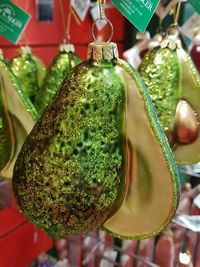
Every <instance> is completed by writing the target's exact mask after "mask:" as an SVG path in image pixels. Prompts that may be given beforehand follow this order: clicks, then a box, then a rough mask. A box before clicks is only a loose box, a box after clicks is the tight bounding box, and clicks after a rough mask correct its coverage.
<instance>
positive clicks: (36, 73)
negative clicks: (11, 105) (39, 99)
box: [10, 46, 46, 103]
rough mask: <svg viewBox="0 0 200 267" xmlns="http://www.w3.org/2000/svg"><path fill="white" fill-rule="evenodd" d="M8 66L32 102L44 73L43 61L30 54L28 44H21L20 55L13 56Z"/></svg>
mask: <svg viewBox="0 0 200 267" xmlns="http://www.w3.org/2000/svg"><path fill="white" fill-rule="evenodd" d="M10 66H11V69H12V71H13V72H14V74H15V75H16V76H17V78H18V79H19V81H20V83H21V86H22V89H23V90H24V92H25V93H26V94H27V96H28V97H29V98H30V99H31V101H32V103H34V102H35V96H36V94H37V93H38V91H39V87H40V86H41V84H42V82H43V79H44V76H45V74H46V68H45V66H44V63H43V62H42V61H41V59H39V58H38V57H36V56H35V55H33V54H32V52H31V48H30V47H29V46H22V47H21V55H20V56H17V57H15V58H13V59H12V60H11V62H10Z"/></svg>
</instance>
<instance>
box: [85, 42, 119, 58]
mask: <svg viewBox="0 0 200 267" xmlns="http://www.w3.org/2000/svg"><path fill="white" fill-rule="evenodd" d="M118 57H119V55H118V49H117V44H116V43H113V42H107V43H90V44H89V45H88V59H91V60H94V61H97V62H99V61H101V60H106V61H109V62H110V61H111V60H112V59H114V58H118Z"/></svg>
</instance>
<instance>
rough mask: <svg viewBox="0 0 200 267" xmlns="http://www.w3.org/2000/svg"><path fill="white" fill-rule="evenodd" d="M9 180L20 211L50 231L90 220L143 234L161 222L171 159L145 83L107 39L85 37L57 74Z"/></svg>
mask: <svg viewBox="0 0 200 267" xmlns="http://www.w3.org/2000/svg"><path fill="white" fill-rule="evenodd" d="M13 188H14V192H15V196H16V200H17V203H18V205H19V207H20V209H21V211H22V212H23V213H24V215H25V216H26V217H27V218H28V219H29V220H30V221H32V222H33V223H34V224H35V225H36V226H37V227H39V228H41V229H43V230H45V231H46V232H47V233H48V234H49V235H50V236H53V237H57V238H61V237H65V236H70V235H80V234H83V233H86V232H89V231H91V230H94V229H96V228H98V227H103V228H104V229H106V231H109V232H110V233H112V234H113V235H117V236H120V237H122V238H136V239H138V238H146V237H148V236H151V235H155V234H157V233H158V232H159V231H161V230H163V229H164V228H165V227H166V225H167V224H168V223H169V222H170V220H171V219H172V217H173V215H174V213H175V210H176V206H177V203H178V192H179V179H178V172H177V167H176V164H175V162H174V160H173V156H172V153H171V150H170V148H169V146H168V142H167V140H166V137H165V135H164V134H163V132H162V130H161V128H160V126H159V124H158V122H157V119H156V116H155V113H154V110H153V106H152V103H151V100H150V98H149V95H148V93H147V90H146V88H145V86H144V84H143V82H142V80H141V78H140V76H139V74H138V73H137V71H136V70H134V69H132V68H131V67H130V66H129V65H128V63H126V62H124V61H123V60H120V59H118V53H117V48H116V44H114V43H103V44H95V43H92V44H90V45H89V50H88V60H87V61H85V62H83V63H81V64H79V65H78V66H76V67H75V68H74V69H73V70H72V71H71V72H70V74H69V75H68V77H66V78H65V80H64V82H63V83H62V85H61V87H60V89H59V90H58V92H57V93H56V95H55V97H54V98H53V100H52V102H51V103H50V105H49V106H48V107H47V109H45V111H44V113H43V115H42V117H41V118H40V120H39V121H38V123H37V124H36V126H35V127H34V129H33V131H32V132H31V133H30V135H29V136H28V138H27V139H26V141H25V143H24V146H23V148H22V150H21V152H20V154H19V156H18V160H17V162H16V165H15V170H14V177H13ZM116 218H117V220H115V219H116ZM148 218H151V220H149V219H148Z"/></svg>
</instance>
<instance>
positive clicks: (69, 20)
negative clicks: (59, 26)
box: [66, 1, 72, 41]
mask: <svg viewBox="0 0 200 267" xmlns="http://www.w3.org/2000/svg"><path fill="white" fill-rule="evenodd" d="M71 20H72V7H71V1H69V15H68V18H67V25H66V36H67V40H68V41H69V40H70V39H71V37H70V28H71Z"/></svg>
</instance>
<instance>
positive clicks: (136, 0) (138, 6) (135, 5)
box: [112, 0, 159, 32]
mask: <svg viewBox="0 0 200 267" xmlns="http://www.w3.org/2000/svg"><path fill="white" fill-rule="evenodd" d="M112 2H113V4H114V5H115V6H116V7H117V8H118V9H119V11H120V12H121V13H122V14H123V15H124V16H125V17H126V18H127V19H128V20H129V21H130V22H131V23H132V24H133V25H134V26H135V27H136V28H137V29H138V30H139V31H141V32H144V31H145V30H146V28H147V26H148V24H149V21H150V20H151V18H152V16H153V14H154V12H155V10H156V7H157V6H158V3H159V0H112Z"/></svg>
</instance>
